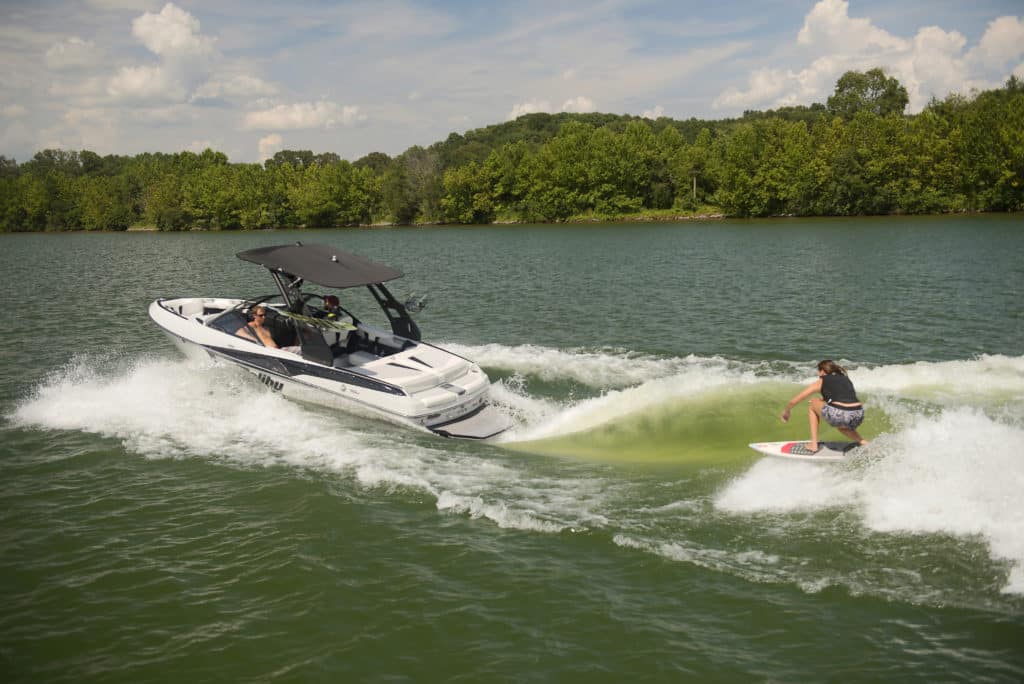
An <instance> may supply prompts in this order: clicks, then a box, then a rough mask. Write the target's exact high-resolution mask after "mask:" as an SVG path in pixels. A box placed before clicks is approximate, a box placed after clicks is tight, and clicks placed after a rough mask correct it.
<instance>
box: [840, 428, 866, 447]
mask: <svg viewBox="0 0 1024 684" xmlns="http://www.w3.org/2000/svg"><path fill="white" fill-rule="evenodd" d="M836 430H839V431H840V432H842V433H843V434H844V435H846V436H847V437H849V438H850V439H852V440H853V441H854V442H856V443H857V444H860V445H861V446H864V445H865V444H867V443H868V440H866V439H864V438H863V437H861V436H860V433H858V432H857V431H856V430H854V429H853V428H847V427H837V428H836Z"/></svg>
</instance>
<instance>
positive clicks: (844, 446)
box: [750, 439, 857, 461]
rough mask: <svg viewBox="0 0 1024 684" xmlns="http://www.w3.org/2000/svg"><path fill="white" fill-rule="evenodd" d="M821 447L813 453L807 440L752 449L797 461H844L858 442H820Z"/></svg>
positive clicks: (762, 443) (758, 445)
mask: <svg viewBox="0 0 1024 684" xmlns="http://www.w3.org/2000/svg"><path fill="white" fill-rule="evenodd" d="M818 446H819V447H821V448H820V449H818V451H817V452H815V453H811V452H810V451H808V449H807V440H806V439H804V440H801V441H799V442H754V443H753V444H751V445H750V448H751V449H753V450H754V451H757V452H760V453H762V454H764V455H765V456H776V457H778V458H788V459H790V460H796V461H842V460H844V459H846V458H849V457H850V454H851V453H852V452H853V450H854V449H855V448H856V446H857V443H856V442H818Z"/></svg>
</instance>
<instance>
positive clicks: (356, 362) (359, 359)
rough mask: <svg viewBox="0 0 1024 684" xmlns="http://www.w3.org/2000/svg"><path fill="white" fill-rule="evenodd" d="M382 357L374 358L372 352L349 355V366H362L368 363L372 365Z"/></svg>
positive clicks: (358, 352)
mask: <svg viewBox="0 0 1024 684" xmlns="http://www.w3.org/2000/svg"><path fill="white" fill-rule="evenodd" d="M379 358H380V357H378V356H374V355H373V354H371V353H370V352H364V351H357V352H352V353H351V354H348V355H347V361H348V365H350V366H362V365H364V364H367V363H372V362H374V361H376V360H378V359H379Z"/></svg>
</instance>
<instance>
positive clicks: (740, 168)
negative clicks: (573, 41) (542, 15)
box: [0, 69, 1024, 231]
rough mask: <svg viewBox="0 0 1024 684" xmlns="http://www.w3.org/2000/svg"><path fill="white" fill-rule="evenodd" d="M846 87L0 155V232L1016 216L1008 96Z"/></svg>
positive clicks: (1013, 126) (890, 84)
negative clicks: (361, 135) (366, 139)
mask: <svg viewBox="0 0 1024 684" xmlns="http://www.w3.org/2000/svg"><path fill="white" fill-rule="evenodd" d="M906 104H907V93H906V90H905V88H903V86H902V85H900V84H899V83H898V81H896V80H895V79H893V78H889V77H887V76H886V75H885V74H884V72H882V71H881V70H879V69H872V70H871V71H868V72H866V73H861V72H848V73H847V74H844V75H843V77H842V78H840V79H839V81H838V82H837V84H836V89H835V93H834V94H833V95H832V96H831V97H829V98H828V101H827V103H825V104H818V103H816V104H813V105H811V106H799V107H786V108H782V109H778V110H771V111H748V112H745V113H744V115H743V117H741V118H737V119H724V120H715V121H703V120H698V119H689V120H674V119H670V118H660V119H657V120H653V121H652V120H647V119H641V118H637V117H631V116H619V115H614V114H567V113H562V114H528V115H525V116H522V117H519V118H518V119H516V120H515V121H511V122H507V123H504V124H499V125H494V126H488V127H486V128H481V129H477V130H473V131H469V132H467V133H466V134H464V135H460V134H455V133H453V134H451V135H450V136H449V137H448V138H447V139H446V140H444V141H441V142H438V143H435V144H434V145H431V146H430V147H427V148H424V147H419V146H414V147H411V148H409V149H408V150H406V151H405V152H403V153H402V154H400V155H397V156H395V157H389V156H388V155H385V154H382V153H379V152H375V153H372V154H369V155H367V156H365V157H363V158H361V159H359V160H357V161H355V162H349V161H346V160H344V159H341V158H339V157H338V155H336V154H333V153H322V154H314V153H313V152H311V151H308V150H286V151H282V152H278V153H277V154H276V155H274V157H273V158H271V159H268V160H267V161H266V162H264V163H263V164H262V165H261V164H232V163H230V162H229V160H228V158H227V156H225V155H224V154H223V153H220V152H215V151H213V150H206V151H204V152H202V153H201V154H196V153H192V152H179V153H176V154H163V153H145V154H140V155H137V156H131V157H129V156H118V155H108V156H103V157H101V156H100V155H98V154H96V153H94V152H90V151H88V150H83V151H80V152H79V151H65V150H44V151H41V152H38V153H37V154H36V155H35V156H34V157H33V158H32V159H31V160H29V161H27V162H24V163H22V164H18V163H17V162H15V161H14V160H12V159H8V158H7V157H4V156H0V230H3V231H40V230H82V229H84V230H124V229H127V228H128V227H130V226H133V225H151V226H155V227H156V228H158V229H160V230H184V229H210V230H229V229H259V228H292V227H300V226H306V227H333V226H347V225H363V224H370V223H398V224H409V223H434V222H437V223H488V222H493V221H509V222H514V221H527V222H545V221H565V220H576V219H586V218H595V219H601V218H615V217H626V216H631V215H633V216H635V215H648V216H670V215H674V214H682V213H692V212H697V211H702V212H708V211H710V212H720V213H723V214H726V215H730V216H739V217H753V216H779V215H795V216H810V215H819V216H820V215H827V216H849V215H868V214H892V213H907V214H920V213H942V212H958V211H1018V210H1021V209H1024V83H1022V82H1021V81H1019V80H1018V79H1016V78H1013V77H1011V78H1010V80H1009V81H1007V83H1006V84H1005V86H1004V87H1003V88H998V89H995V90H988V91H984V92H981V93H977V94H975V95H974V96H972V97H964V96H961V95H950V96H948V97H946V98H945V99H944V100H938V99H933V100H932V101H931V102H930V103H929V104H928V106H927V107H925V108H924V110H923V111H922V112H921V113H920V114H916V115H913V116H906V115H904V114H903V111H904V109H905V107H906Z"/></svg>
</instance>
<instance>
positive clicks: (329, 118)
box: [244, 101, 366, 131]
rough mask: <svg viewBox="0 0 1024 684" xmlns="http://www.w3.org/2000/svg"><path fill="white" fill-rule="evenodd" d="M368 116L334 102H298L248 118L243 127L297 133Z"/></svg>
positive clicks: (246, 116)
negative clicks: (299, 130)
mask: <svg viewBox="0 0 1024 684" xmlns="http://www.w3.org/2000/svg"><path fill="white" fill-rule="evenodd" d="M365 119H366V115H364V114H361V113H360V112H359V107H355V106H345V107H342V106H340V105H338V104H335V103H334V102H325V101H320V102H298V103H296V104H290V105H277V106H276V107H272V108H270V109H264V110H262V111H258V112H249V113H248V114H246V115H245V121H244V126H245V128H248V129H260V130H270V131H274V130H278V131H284V130H298V129H303V128H330V127H332V126H335V125H337V124H342V125H349V124H353V123H356V122H357V121H363V120H365Z"/></svg>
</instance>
